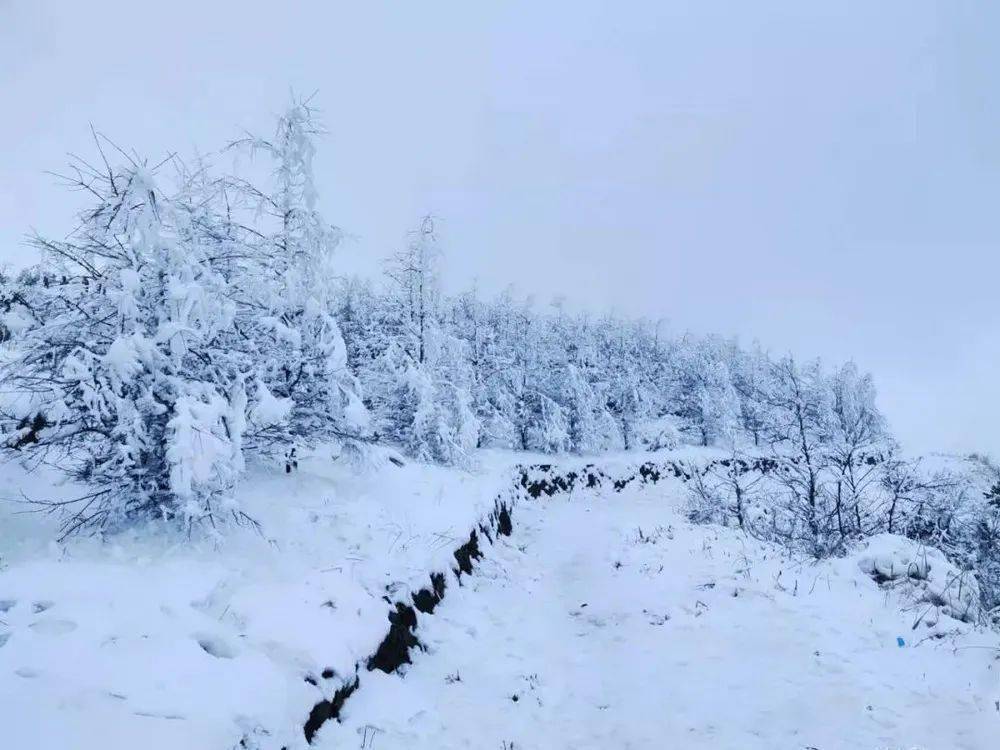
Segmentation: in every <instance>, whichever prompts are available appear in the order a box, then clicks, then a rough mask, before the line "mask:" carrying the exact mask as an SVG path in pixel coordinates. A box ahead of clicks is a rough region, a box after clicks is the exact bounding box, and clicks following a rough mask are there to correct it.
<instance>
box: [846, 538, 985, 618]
mask: <svg viewBox="0 0 1000 750" xmlns="http://www.w3.org/2000/svg"><path fill="white" fill-rule="evenodd" d="M857 563H858V567H859V568H860V569H861V571H862V572H863V573H864V574H865V575H867V576H869V577H870V578H871V579H872V580H874V581H875V582H876V583H878V584H879V585H880V586H891V587H893V588H896V589H899V590H901V591H902V592H903V593H904V595H905V596H906V597H907V598H909V599H910V600H911V601H912V602H914V603H915V604H917V605H925V604H926V605H930V606H931V607H933V608H934V609H935V611H936V613H940V614H942V615H945V616H947V617H951V618H954V619H956V620H961V621H962V622H975V621H976V620H977V619H978V616H979V582H978V581H977V580H976V577H975V574H973V573H972V572H971V571H963V570H959V569H958V568H957V567H955V566H954V565H953V564H952V563H950V562H948V560H947V559H946V558H945V556H944V554H943V553H942V552H941V551H940V550H938V549H935V548H934V547H927V546H924V545H922V544H919V543H918V542H915V541H913V540H912V539H906V538H904V537H901V536H896V535H895V534H879V535H878V536H874V537H872V538H871V539H869V540H867V543H866V544H865V546H864V548H863V549H862V550H861V551H860V552H859V553H858V554H857ZM923 621H924V622H925V623H926V624H927V625H933V624H936V622H937V617H934V616H933V615H931V613H928V615H927V616H925V617H923Z"/></svg>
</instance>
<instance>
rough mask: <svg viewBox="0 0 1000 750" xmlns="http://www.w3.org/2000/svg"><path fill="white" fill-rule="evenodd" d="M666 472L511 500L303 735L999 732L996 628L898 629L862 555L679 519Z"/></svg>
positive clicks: (452, 739) (724, 736) (400, 744)
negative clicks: (417, 647) (512, 506)
mask: <svg viewBox="0 0 1000 750" xmlns="http://www.w3.org/2000/svg"><path fill="white" fill-rule="evenodd" d="M677 490H678V484H677V483H673V484H668V485H662V484H661V485H658V486H656V487H645V488H643V487H634V488H630V489H628V490H626V491H625V492H623V493H621V494H614V493H609V492H601V493H596V494H595V493H589V492H577V493H574V495H573V496H572V497H570V498H568V499H567V498H566V497H565V496H559V495H557V496H556V497H555V498H553V499H543V500H539V501H537V502H535V503H522V504H521V505H520V506H519V507H518V510H517V513H516V516H515V532H514V535H513V537H511V538H510V539H509V540H503V541H501V542H500V544H499V545H498V546H497V547H494V548H493V549H492V550H491V554H490V555H489V557H488V559H487V560H485V561H484V562H483V563H482V565H481V566H480V567H479V568H478V569H477V571H476V572H475V573H474V575H473V577H472V578H471V579H470V582H467V583H466V585H465V586H464V588H463V589H462V590H461V591H459V592H458V593H452V595H450V596H449V597H447V598H446V599H445V600H444V602H443V603H442V604H441V605H440V607H439V609H438V610H437V611H436V612H435V614H434V615H433V616H430V617H422V619H421V622H420V628H419V631H418V632H419V634H420V637H421V639H422V641H423V642H424V643H425V644H426V646H427V651H426V653H422V654H419V655H418V656H416V657H415V659H414V662H415V663H414V664H413V665H412V666H411V667H409V668H408V671H407V672H406V674H405V676H398V675H384V674H377V675H373V676H372V677H371V678H370V679H369V680H368V682H367V684H366V686H365V689H364V690H362V691H359V692H358V694H357V695H356V696H354V697H353V698H352V699H351V701H350V702H349V703H348V704H347V707H346V708H345V711H344V717H343V719H344V721H343V723H342V724H341V725H333V724H331V725H329V726H328V727H327V728H325V729H324V730H323V731H322V732H321V733H320V736H319V738H318V740H319V741H318V745H319V747H320V748H330V749H331V750H332V748H340V747H361V748H372V749H375V750H386V749H387V748H428V750H430V749H432V748H433V750H443V749H444V748H490V749H493V748H496V749H497V750H500V749H504V750H511V749H514V748H516V749H517V750H528V749H536V750H542V749H548V748H574V749H576V750H581V749H583V748H601V749H602V750H607V749H608V748H726V749H730V748H732V749H734V750H735V749H740V750H743V749H750V748H760V749H761V750H775V749H777V748H798V749H801V748H819V749H821V750H835V749H836V748H845V749H848V748H850V749H851V750H857V749H859V748H871V749H872V750H875V749H876V748H908V749H909V748H924V749H926V750H959V749H966V750H990V749H991V748H996V747H997V746H998V744H997V743H998V740H997V738H998V737H1000V706H998V704H997V703H996V701H997V700H1000V683H998V678H1000V661H997V658H996V657H997V652H995V651H993V650H990V649H989V648H984V647H996V646H998V645H1000V643H998V640H997V637H996V635H995V634H992V633H989V632H984V631H976V630H974V629H973V628H970V627H969V626H966V625H963V624H961V623H958V622H957V621H954V620H950V619H948V618H942V619H941V620H940V621H939V622H938V625H937V626H935V628H934V629H933V630H931V629H929V628H928V627H927V626H926V625H925V624H923V623H922V624H921V625H919V626H918V627H917V629H916V630H911V626H912V625H913V622H914V620H915V619H916V614H919V612H916V613H915V612H913V611H903V609H902V607H903V606H905V604H906V602H905V601H902V600H900V598H899V597H897V596H896V595H895V594H892V595H886V594H885V593H884V592H883V591H882V590H880V589H879V588H878V587H877V585H876V584H875V583H874V582H873V581H872V580H871V578H869V577H868V576H867V575H865V574H864V573H863V572H862V570H861V566H860V565H859V560H861V559H864V555H863V554H860V553H859V555H856V556H852V557H850V558H847V559H844V560H836V561H832V562H828V563H822V564H819V565H812V564H808V563H798V562H796V561H793V560H790V559H789V558H788V557H787V556H785V555H784V554H782V553H781V552H780V551H779V550H777V549H774V548H772V547H769V546H767V545H763V544H760V543H756V542H754V541H752V540H747V539H746V538H744V537H741V536H740V535H738V534H736V533H734V532H732V531H729V530H726V529H719V528H713V527H705V526H691V525H689V524H688V523H686V522H685V521H684V520H683V518H682V516H681V515H680V514H679V513H678V504H679V502H680V501H681V498H680V496H679V493H678V491H677ZM883 542H884V540H883ZM904 544H905V543H904ZM931 632H935V633H951V634H949V635H945V636H944V637H942V638H940V639H934V638H931V639H926V640H924V639H925V638H926V637H927V636H928V635H930V633H931ZM897 638H902V639H903V645H902V646H900V645H899V642H898V641H897Z"/></svg>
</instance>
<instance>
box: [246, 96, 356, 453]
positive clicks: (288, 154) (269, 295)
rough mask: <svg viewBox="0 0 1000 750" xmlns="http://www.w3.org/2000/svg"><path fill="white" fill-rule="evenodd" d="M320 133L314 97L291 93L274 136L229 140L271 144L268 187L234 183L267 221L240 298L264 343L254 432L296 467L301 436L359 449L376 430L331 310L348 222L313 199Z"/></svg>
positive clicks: (254, 149)
mask: <svg viewBox="0 0 1000 750" xmlns="http://www.w3.org/2000/svg"><path fill="white" fill-rule="evenodd" d="M322 133H323V129H322V127H321V126H320V124H319V122H318V121H317V112H316V110H315V109H314V108H313V107H312V106H310V104H309V102H308V101H300V100H293V102H292V104H291V105H290V106H289V107H288V109H287V110H286V111H285V113H284V114H283V115H281V116H280V117H279V118H278V122H277V127H276V130H275V134H274V136H273V138H270V139H267V138H261V137H256V136H249V137H247V138H244V139H242V140H239V141H236V142H234V143H233V144H231V145H230V148H244V149H248V150H249V151H250V152H251V153H264V154H266V155H267V156H269V157H270V158H271V160H272V162H273V164H274V166H273V170H272V184H271V185H270V186H269V187H268V188H265V189H261V188H257V187H256V186H254V185H252V184H251V183H249V182H247V181H235V180H234V181H233V182H232V188H233V189H234V190H235V192H237V193H239V194H240V195H241V196H242V197H243V198H244V199H245V200H246V201H247V202H249V203H250V204H252V205H254V206H255V207H256V209H257V212H258V216H259V217H261V222H262V224H263V225H262V226H260V227H257V228H255V231H254V233H253V237H254V238H255V240H254V241H253V245H254V247H253V252H252V256H253V257H254V258H255V262H256V268H255V272H254V273H253V274H249V275H246V276H245V277H244V278H243V282H244V283H243V284H242V287H241V290H240V292H241V294H240V300H241V303H242V304H243V305H246V306H248V307H251V308H253V309H255V311H256V314H255V315H254V316H253V325H252V330H248V331H246V333H247V335H249V336H252V337H253V339H254V340H255V341H256V342H257V348H258V351H259V356H258V357H257V358H256V363H257V367H256V369H255V371H254V377H253V380H252V383H251V386H252V391H253V393H255V394H256V393H257V392H259V393H260V398H258V399H257V400H258V406H257V408H256V409H254V410H253V411H252V412H251V415H250V425H249V429H248V434H247V439H248V441H249V442H250V443H252V444H253V445H254V446H255V447H256V448H258V449H262V450H267V449H280V450H282V451H284V452H285V454H286V456H288V457H289V463H288V464H286V465H287V466H289V467H290V466H291V457H293V456H294V455H295V454H296V451H297V450H298V449H299V448H300V447H302V446H313V445H317V444H319V443H335V444H337V445H338V446H339V448H340V449H341V450H352V451H354V450H357V449H358V447H359V446H360V445H361V444H362V443H363V442H366V441H367V440H368V438H369V431H368V428H369V415H368V412H367V410H366V409H365V407H364V405H363V403H362V401H361V398H360V397H359V393H358V384H357V381H356V379H355V377H354V375H353V373H352V372H351V370H350V368H349V367H348V361H347V350H346V347H345V344H344V338H343V335H342V333H341V330H340V327H339V325H338V323H337V321H336V319H335V318H334V316H333V314H332V312H333V309H334V306H335V304H336V299H335V297H336V295H335V289H336V285H335V271H334V265H333V255H334V251H335V250H336V248H337V246H338V245H339V243H340V240H341V232H340V230H339V229H337V228H336V227H334V226H332V225H330V224H328V223H327V222H326V221H325V220H324V218H323V216H322V215H321V214H320V213H319V211H318V209H317V207H316V199H317V194H316V187H315V180H314V175H313V157H314V154H315V151H316V147H315V139H316V137H317V136H319V135H320V134H322Z"/></svg>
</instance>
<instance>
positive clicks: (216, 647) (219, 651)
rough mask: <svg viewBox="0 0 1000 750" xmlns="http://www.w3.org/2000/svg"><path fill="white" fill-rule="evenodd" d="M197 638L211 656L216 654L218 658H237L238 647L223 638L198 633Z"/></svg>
mask: <svg viewBox="0 0 1000 750" xmlns="http://www.w3.org/2000/svg"><path fill="white" fill-rule="evenodd" d="M195 640H197V641H198V645H199V646H201V648H202V650H203V651H204V652H205V653H206V654H209V655H210V656H214V657H215V658H217V659H235V658H236V649H235V648H233V647H232V646H231V645H230V644H229V643H228V642H227V641H225V640H223V639H222V638H216V637H215V636H211V635H197V636H195Z"/></svg>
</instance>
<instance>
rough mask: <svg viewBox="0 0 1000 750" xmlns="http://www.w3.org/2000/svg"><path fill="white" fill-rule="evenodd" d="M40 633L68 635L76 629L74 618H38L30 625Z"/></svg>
mask: <svg viewBox="0 0 1000 750" xmlns="http://www.w3.org/2000/svg"><path fill="white" fill-rule="evenodd" d="M28 627H29V628H31V629H32V630H34V631H35V632H36V633H38V634H39V635H66V634H67V633H72V632H73V631H74V630H76V623H75V622H73V621H72V620H36V621H35V622H33V623H31V624H30V625H29V626H28Z"/></svg>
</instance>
